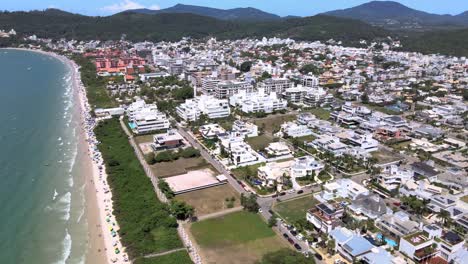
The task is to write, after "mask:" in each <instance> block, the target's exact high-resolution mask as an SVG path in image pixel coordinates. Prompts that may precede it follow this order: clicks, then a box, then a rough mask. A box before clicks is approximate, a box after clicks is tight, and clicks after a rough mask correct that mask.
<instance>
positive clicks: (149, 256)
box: [143, 248, 187, 258]
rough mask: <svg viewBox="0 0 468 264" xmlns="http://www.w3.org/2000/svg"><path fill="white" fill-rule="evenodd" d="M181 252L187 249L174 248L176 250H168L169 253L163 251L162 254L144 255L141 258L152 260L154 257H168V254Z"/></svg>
mask: <svg viewBox="0 0 468 264" xmlns="http://www.w3.org/2000/svg"><path fill="white" fill-rule="evenodd" d="M182 250H187V249H186V248H176V249H173V250H169V251H164V252H161V253H156V254H148V255H144V256H143V257H144V258H154V257H159V256H164V255H169V254H172V253H174V252H178V251H182Z"/></svg>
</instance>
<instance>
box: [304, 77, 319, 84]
mask: <svg viewBox="0 0 468 264" xmlns="http://www.w3.org/2000/svg"><path fill="white" fill-rule="evenodd" d="M318 85H319V78H317V77H315V76H312V75H306V76H304V77H302V86H305V87H317V86H318Z"/></svg>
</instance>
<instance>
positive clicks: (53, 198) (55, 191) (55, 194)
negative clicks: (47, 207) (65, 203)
mask: <svg viewBox="0 0 468 264" xmlns="http://www.w3.org/2000/svg"><path fill="white" fill-rule="evenodd" d="M57 195H58V193H57V189H54V196H53V197H52V201H55V198H57Z"/></svg>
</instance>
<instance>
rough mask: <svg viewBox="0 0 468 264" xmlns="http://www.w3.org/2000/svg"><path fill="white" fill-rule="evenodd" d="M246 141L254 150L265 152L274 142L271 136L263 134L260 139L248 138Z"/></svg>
mask: <svg viewBox="0 0 468 264" xmlns="http://www.w3.org/2000/svg"><path fill="white" fill-rule="evenodd" d="M246 141H247V143H249V145H250V146H251V147H252V148H253V149H254V150H256V151H259V150H264V149H265V148H266V147H267V146H268V144H270V143H271V142H273V138H272V137H271V136H268V135H265V134H263V135H260V136H258V137H250V138H247V140H246Z"/></svg>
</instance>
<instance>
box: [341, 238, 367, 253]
mask: <svg viewBox="0 0 468 264" xmlns="http://www.w3.org/2000/svg"><path fill="white" fill-rule="evenodd" d="M373 247H374V246H373V245H372V244H371V243H370V242H369V241H367V239H365V238H363V237H361V236H353V238H351V240H349V241H348V242H346V244H345V245H344V246H343V248H346V250H347V251H348V252H350V253H351V255H353V256H358V255H361V254H363V253H365V252H367V251H369V250H371V249H372V248H373Z"/></svg>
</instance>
